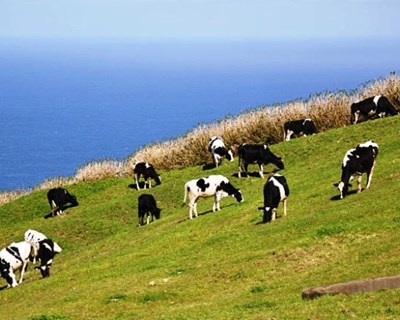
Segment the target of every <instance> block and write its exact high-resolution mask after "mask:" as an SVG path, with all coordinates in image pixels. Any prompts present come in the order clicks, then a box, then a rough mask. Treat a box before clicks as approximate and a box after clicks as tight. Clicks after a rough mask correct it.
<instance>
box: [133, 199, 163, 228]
mask: <svg viewBox="0 0 400 320" xmlns="http://www.w3.org/2000/svg"><path fill="white" fill-rule="evenodd" d="M138 211H139V212H138V217H139V226H142V225H143V224H144V223H143V220H144V218H145V216H147V219H146V220H147V222H146V223H147V224H149V223H150V219H151V221H153V219H154V218H156V219H160V212H161V209H159V208H157V202H156V199H154V197H153V196H152V195H151V194H141V195H140V196H139V198H138Z"/></svg>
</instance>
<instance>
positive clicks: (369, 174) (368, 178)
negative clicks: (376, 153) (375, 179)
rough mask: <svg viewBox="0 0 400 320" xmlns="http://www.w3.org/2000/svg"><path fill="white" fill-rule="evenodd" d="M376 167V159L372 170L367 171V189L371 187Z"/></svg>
mask: <svg viewBox="0 0 400 320" xmlns="http://www.w3.org/2000/svg"><path fill="white" fill-rule="evenodd" d="M374 168H375V161H374V164H373V165H372V167H371V170H370V171H369V172H367V185H366V186H365V189H369V187H370V185H371V180H372V175H373V173H374Z"/></svg>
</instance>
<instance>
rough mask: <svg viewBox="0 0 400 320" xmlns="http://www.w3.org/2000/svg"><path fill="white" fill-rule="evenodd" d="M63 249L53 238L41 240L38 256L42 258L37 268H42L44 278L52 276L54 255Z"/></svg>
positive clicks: (39, 258)
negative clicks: (51, 269) (51, 268)
mask: <svg viewBox="0 0 400 320" xmlns="http://www.w3.org/2000/svg"><path fill="white" fill-rule="evenodd" d="M61 251H62V249H61V248H60V246H59V245H58V244H57V243H56V242H54V241H53V240H51V239H44V240H42V241H39V251H38V255H37V258H38V260H40V267H35V269H36V270H40V273H41V274H42V277H43V278H46V277H49V276H50V267H51V265H52V263H53V259H54V256H55V255H56V254H57V253H60V252H61Z"/></svg>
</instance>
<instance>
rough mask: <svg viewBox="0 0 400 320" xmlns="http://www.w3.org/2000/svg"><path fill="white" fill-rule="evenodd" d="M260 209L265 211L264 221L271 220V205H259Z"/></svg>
mask: <svg viewBox="0 0 400 320" xmlns="http://www.w3.org/2000/svg"><path fill="white" fill-rule="evenodd" d="M258 210H260V211H262V212H263V221H262V222H263V223H267V222H271V220H272V208H271V207H258Z"/></svg>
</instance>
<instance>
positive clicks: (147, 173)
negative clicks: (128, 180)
mask: <svg viewBox="0 0 400 320" xmlns="http://www.w3.org/2000/svg"><path fill="white" fill-rule="evenodd" d="M133 174H134V176H135V184H136V189H137V190H140V186H139V179H140V177H141V176H143V178H144V188H145V189H146V186H147V185H148V186H149V188H151V179H154V181H155V182H156V183H157V184H161V178H160V176H159V175H158V174H157V172H156V170H155V169H154V167H153V166H152V165H151V164H150V163H147V162H136V163H135V164H134V165H133Z"/></svg>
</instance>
